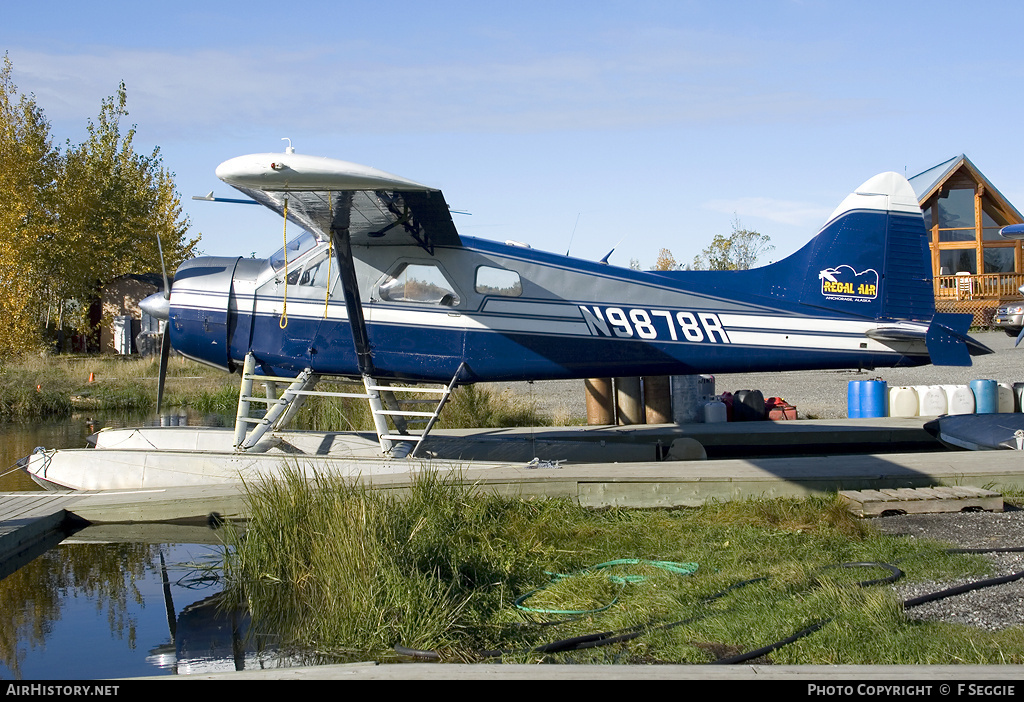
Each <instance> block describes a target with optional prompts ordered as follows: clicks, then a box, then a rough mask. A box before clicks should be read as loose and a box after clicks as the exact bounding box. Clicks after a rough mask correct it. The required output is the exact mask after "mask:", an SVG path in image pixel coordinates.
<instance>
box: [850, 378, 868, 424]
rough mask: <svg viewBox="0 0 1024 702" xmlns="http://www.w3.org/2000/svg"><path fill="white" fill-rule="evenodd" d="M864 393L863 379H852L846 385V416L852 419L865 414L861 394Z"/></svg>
mask: <svg viewBox="0 0 1024 702" xmlns="http://www.w3.org/2000/svg"><path fill="white" fill-rule="evenodd" d="M863 394H864V381H863V380H851V381H850V382H849V383H848V384H847V385H846V416H847V417H849V418H850V419H860V418H861V417H863V416H864V414H863V410H862V408H861V396H862V395H863Z"/></svg>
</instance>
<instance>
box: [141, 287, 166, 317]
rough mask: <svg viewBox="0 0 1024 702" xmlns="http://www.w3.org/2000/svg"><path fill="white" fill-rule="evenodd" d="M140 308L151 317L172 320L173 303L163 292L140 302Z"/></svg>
mask: <svg viewBox="0 0 1024 702" xmlns="http://www.w3.org/2000/svg"><path fill="white" fill-rule="evenodd" d="M139 308H140V309H142V311H143V312H145V313H146V314H148V315H149V316H151V317H156V318H157V319H170V316H171V301H170V300H169V299H168V298H166V297H164V294H163V293H162V292H158V293H153V294H152V295H150V296H149V297H146V298H144V299H143V300H141V301H140V302H139Z"/></svg>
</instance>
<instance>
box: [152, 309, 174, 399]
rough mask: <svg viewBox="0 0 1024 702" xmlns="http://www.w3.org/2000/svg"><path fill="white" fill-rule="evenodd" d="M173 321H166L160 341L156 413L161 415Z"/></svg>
mask: <svg viewBox="0 0 1024 702" xmlns="http://www.w3.org/2000/svg"><path fill="white" fill-rule="evenodd" d="M170 329H171V323H170V321H165V322H164V333H163V339H162V340H161V342H160V375H159V378H158V379H157V384H156V414H157V416H158V417H159V416H160V409H161V408H162V407H163V403H164V381H165V380H167V359H168V358H170V355H171V335H170Z"/></svg>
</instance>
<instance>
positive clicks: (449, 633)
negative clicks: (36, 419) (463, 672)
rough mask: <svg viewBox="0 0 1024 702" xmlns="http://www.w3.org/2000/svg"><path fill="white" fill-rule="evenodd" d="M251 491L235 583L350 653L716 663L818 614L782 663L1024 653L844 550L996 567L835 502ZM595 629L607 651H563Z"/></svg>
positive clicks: (455, 488) (440, 486)
mask: <svg viewBox="0 0 1024 702" xmlns="http://www.w3.org/2000/svg"><path fill="white" fill-rule="evenodd" d="M250 499H251V501H252V506H251V507H252V520H251V521H250V522H249V523H248V525H247V527H246V529H245V532H244V535H243V536H241V537H239V538H238V539H237V541H236V543H235V545H234V547H233V549H232V550H231V551H230V555H229V556H228V557H227V560H226V562H225V566H224V567H225V574H226V579H227V582H228V590H229V592H230V593H231V594H232V598H238V601H245V602H247V603H248V607H249V609H250V612H251V615H252V620H253V626H254V629H255V630H257V631H259V632H261V633H275V634H278V635H280V637H281V639H282V645H283V646H298V647H301V648H304V649H306V650H313V651H317V652H319V653H322V654H331V655H335V656H342V657H345V656H347V657H348V658H349V659H366V658H375V659H379V660H386V659H389V658H392V657H394V656H395V650H396V649H395V647H396V646H400V647H405V648H408V649H416V650H420V651H431V652H434V653H435V654H436V656H437V657H439V658H440V659H442V660H450V661H461V660H469V661H488V660H489V661H493V660H495V659H496V658H498V657H500V659H501V660H504V661H508V662H578V663H608V662H617V663H667V662H674V663H709V662H714V661H716V660H718V659H720V658H724V657H728V656H730V655H734V654H737V653H741V652H745V651H750V650H753V649H757V648H759V647H762V646H767V645H769V644H771V643H774V642H777V641H780V640H782V639H784V638H786V637H788V636H790V635H792V634H794V633H796V632H801V631H804V630H808V629H809V628H810V629H813V633H808V634H807V635H805V636H802V637H799V638H798V639H797V640H796V641H794V642H793V643H791V644H789V645H787V646H785V647H783V648H780V649H778V650H777V651H774V652H773V653H771V655H770V659H771V660H772V661H773V662H777V663H790V664H809V663H827V664H834V663H845V664H867V663H875V664H883V663H900V664H907V663H1007V662H1014V663H1021V662H1024V641H1022V629H1021V627H1015V628H1012V629H1009V630H1006V631H1003V632H995V633H993V632H984V631H979V630H976V629H970V628H968V627H961V626H953V625H948V624H940V623H929V622H913V621H911V620H909V619H908V618H907V617H906V616H905V615H904V613H903V611H902V608H901V604H900V600H899V599H898V598H897V596H896V595H895V593H894V592H893V590H892V589H891V588H890V587H889V586H888V585H874V586H870V587H858V586H857V583H858V582H861V581H867V580H874V579H878V578H881V577H883V576H885V575H888V571H885V570H884V569H882V568H880V567H872V566H857V567H836V566H837V564H848V563H854V562H856V563H862V562H884V563H898V564H899V567H900V568H901V569H902V570H904V571H905V572H906V574H907V577H908V578H911V579H914V580H918V581H930V580H942V579H943V578H947V579H948V578H950V577H952V576H954V575H956V576H968V577H971V578H976V577H981V576H982V575H983V574H984V573H985V572H986V568H987V565H986V564H985V562H984V561H983V560H982V559H980V558H979V557H977V556H968V555H956V554H948V553H946V552H945V551H944V549H943V548H942V546H941V545H940V544H928V543H922V542H916V541H909V540H907V539H900V538H898V537H891V536H881V535H878V534H877V533H875V532H873V531H872V530H871V528H870V527H869V526H868V525H867V524H866V523H865V522H864V521H861V520H857V519H855V518H853V517H852V516H851V515H850V514H849V513H848V512H847V511H846V510H845V509H843V508H842V506H841V505H840V503H839V501H838V499H836V498H835V497H834V496H833V497H827V498H811V499H806V500H783V499H779V500H753V501H746V502H735V503H726V504H708V505H706V506H704V507H701V508H692V509H679V510H626V509H607V510H589V509H585V508H583V507H581V506H579V505H577V504H575V503H573V502H572V501H570V500H561V499H547V500H526V499H520V498H518V497H509V496H501V495H496V494H492V493H489V492H487V491H485V490H483V489H482V488H479V489H477V488H473V487H471V486H463V485H461V484H459V482H458V479H457V476H455V475H452V476H451V477H442V476H439V475H438V474H436V473H425V474H423V475H422V476H421V477H420V478H419V479H418V480H416V481H415V482H414V483H413V484H412V485H411V486H410V487H409V488H408V489H405V490H401V491H399V490H386V489H370V488H367V487H365V486H361V485H353V484H352V483H350V482H346V481H342V480H333V479H330V478H323V477H308V476H304V475H302V472H301V471H300V470H299V469H295V470H293V471H292V472H291V473H290V474H289V475H288V477H287V478H286V479H285V480H283V481H279V482H267V483H264V484H261V485H258V486H254V487H252V489H251V492H250ZM815 627H817V628H815ZM595 632H611V634H609V635H607V636H604V637H597V638H594V637H593V635H594V634H595ZM580 636H584V637H588V636H589V637H590V639H588V640H589V641H591V643H592V644H593V645H590V644H588V646H590V647H588V648H584V649H579V650H558V649H561V648H565V645H564V644H560V645H556V646H552V645H551V644H552V643H553V642H557V641H563V642H564V641H565V640H567V639H572V638H573V637H580ZM615 637H617V638H615ZM604 639H607V641H606V640H604ZM610 642H614V643H612V644H611V645H603V644H604V643H610Z"/></svg>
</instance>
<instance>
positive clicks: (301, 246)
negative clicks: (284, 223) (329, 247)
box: [270, 230, 320, 282]
mask: <svg viewBox="0 0 1024 702" xmlns="http://www.w3.org/2000/svg"><path fill="white" fill-rule="evenodd" d="M319 243H320V242H319V241H318V240H317V238H316V237H315V236H313V235H312V234H310V233H309V232H307V231H305V230H303V231H302V232H300V233H299V235H298V236H296V237H294V238H292V239H290V240H289V241H288V245H287V247H283V248H280V249H278V250H277V251H275V252H274V255H273V256H271V257H270V265H271V266H273V268H274V270H275V271H279V270H281V269H282V268H283V267H284V264H285V252H286V251H287V254H288V255H287V260H288V268H289V269H291V267H292V261H295V260H296V259H298V258H299V256H301V255H302V254H304V253H306V252H307V251H309V250H310V249H312V248H313V247H314V246H316V245H317V244H319ZM290 276H291V270H289V282H291V279H290Z"/></svg>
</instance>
